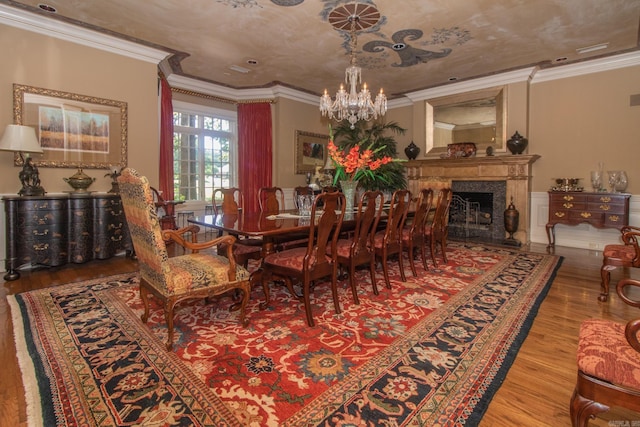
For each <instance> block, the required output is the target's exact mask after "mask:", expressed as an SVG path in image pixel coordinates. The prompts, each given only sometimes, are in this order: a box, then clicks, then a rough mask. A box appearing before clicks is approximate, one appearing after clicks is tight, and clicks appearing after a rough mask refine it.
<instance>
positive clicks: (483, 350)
mask: <svg viewBox="0 0 640 427" xmlns="http://www.w3.org/2000/svg"><path fill="white" fill-rule="evenodd" d="M447 255H448V259H449V262H448V263H447V264H442V263H439V265H438V267H437V268H435V267H433V266H432V265H431V264H429V267H430V269H429V270H428V271H425V270H424V269H422V267H421V265H420V264H421V263H420V262H418V263H417V264H418V265H419V266H418V277H413V276H412V275H411V273H410V271H407V282H404V283H403V282H401V281H400V277H399V276H400V274H399V271H398V264H397V262H392V263H391V267H392V268H391V274H392V281H391V284H392V288H391V289H387V288H385V287H384V285H379V286H378V287H379V289H380V294H379V295H374V294H373V292H372V291H371V284H370V283H369V280H368V271H367V270H366V269H364V270H361V271H358V272H357V275H358V277H357V283H358V292H359V297H360V304H359V305H355V304H354V303H353V300H352V296H351V291H350V289H349V288H348V286H347V284H346V280H341V281H340V282H339V283H340V284H339V292H340V303H341V308H342V313H341V314H339V315H337V314H336V313H335V311H334V309H333V303H332V298H331V295H330V294H331V292H330V285H329V282H321V281H320V282H317V283H316V284H315V286H314V289H313V295H312V307H313V313H314V320H315V322H316V326H315V327H312V328H311V327H308V326H307V324H306V319H305V315H304V308H303V306H302V304H301V303H300V302H298V301H297V300H296V299H294V298H292V296H291V295H290V294H289V292H288V291H287V290H286V288H284V287H283V286H280V285H279V284H277V283H275V284H271V285H270V286H271V289H272V290H273V292H272V300H271V304H270V306H269V307H268V308H267V309H265V310H263V311H261V310H260V309H259V307H258V304H259V303H260V301H262V299H263V294H262V291H261V289H260V288H259V287H257V288H256V289H254V291H253V294H252V299H251V301H250V303H249V309H248V315H249V318H250V320H251V323H250V325H249V326H248V327H247V328H242V327H241V326H240V324H239V322H238V313H237V312H229V311H228V308H229V306H230V304H231V303H232V301H231V298H228V297H223V298H220V299H217V300H213V301H209V303H206V302H205V301H202V300H197V301H193V302H191V303H184V304H183V305H181V306H179V307H178V308H177V310H176V313H177V314H176V321H175V328H176V339H175V341H174V352H167V351H166V350H165V347H164V342H165V339H166V325H165V321H164V316H163V312H162V309H161V307H160V305H159V304H158V303H157V301H156V300H154V299H153V298H151V302H152V306H151V316H150V319H149V322H148V324H147V325H144V324H143V323H142V322H141V321H140V315H141V313H142V311H143V309H142V303H141V301H140V297H139V293H138V287H137V284H138V278H137V276H136V275H135V274H133V275H132V274H128V275H118V276H112V277H109V278H102V279H99V280H92V281H86V282H79V283H71V284H68V285H63V286H57V287H52V288H48V289H41V290H35V291H29V292H25V293H22V294H18V295H16V296H10V297H8V298H9V303H10V306H11V312H12V319H13V324H14V331H15V339H16V346H17V349H18V353H19V354H18V357H19V362H20V367H21V370H22V376H23V382H24V385H25V392H26V398H27V402H28V408H27V413H28V414H27V415H28V418H29V424H30V425H45V426H54V425H55V426H80V425H82V426H133V425H136V426H226V425H229V426H256V427H258V426H418V425H420V426H445V425H446V426H455V425H460V426H462V425H477V424H478V423H479V422H480V419H481V418H482V415H483V414H484V412H485V410H486V408H487V406H488V404H489V402H490V400H491V398H492V396H493V395H494V393H495V392H496V391H497V389H498V388H499V387H500V384H501V383H502V381H503V379H504V377H505V375H506V373H507V371H508V369H509V367H510V366H511V364H512V363H513V360H514V358H515V356H516V354H517V352H518V349H519V348H520V345H521V344H522V342H523V340H524V339H525V337H526V335H527V333H528V331H529V329H530V326H531V323H532V322H533V319H534V317H535V315H536V313H537V310H538V307H539V305H540V303H541V302H542V300H543V299H544V297H545V295H546V293H547V291H548V288H549V286H550V285H551V282H552V281H553V279H554V277H555V274H556V271H557V269H558V268H559V266H560V264H561V262H562V258H561V257H558V256H554V255H545V254H534V253H528V252H522V251H515V250H512V249H504V248H490V247H485V246H481V245H472V244H462V243H450V244H449V246H448V249H447ZM407 262H408V260H405V265H407ZM407 270H408V269H407ZM379 282H380V283H383V280H382V277H381V274H380V277H379Z"/></svg>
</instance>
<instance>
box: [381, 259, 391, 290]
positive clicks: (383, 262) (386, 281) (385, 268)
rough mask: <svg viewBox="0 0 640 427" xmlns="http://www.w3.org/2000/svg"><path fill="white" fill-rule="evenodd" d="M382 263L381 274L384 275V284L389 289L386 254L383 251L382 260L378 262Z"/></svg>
mask: <svg viewBox="0 0 640 427" xmlns="http://www.w3.org/2000/svg"><path fill="white" fill-rule="evenodd" d="M380 262H381V263H382V273H383V274H384V283H385V286H386V287H387V289H391V281H390V280H389V266H388V262H387V252H386V251H383V254H382V259H381V261H380Z"/></svg>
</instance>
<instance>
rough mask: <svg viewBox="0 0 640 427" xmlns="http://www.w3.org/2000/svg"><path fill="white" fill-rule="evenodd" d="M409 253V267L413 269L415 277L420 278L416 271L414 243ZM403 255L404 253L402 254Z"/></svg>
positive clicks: (411, 244) (412, 272)
mask: <svg viewBox="0 0 640 427" xmlns="http://www.w3.org/2000/svg"><path fill="white" fill-rule="evenodd" d="M408 249H409V251H408V255H409V267H410V268H411V274H413V277H418V272H417V271H416V263H415V259H414V258H413V257H414V256H415V254H414V252H413V249H414V246H413V242H411V243H409V248H408ZM401 255H402V253H401Z"/></svg>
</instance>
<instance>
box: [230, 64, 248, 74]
mask: <svg viewBox="0 0 640 427" xmlns="http://www.w3.org/2000/svg"><path fill="white" fill-rule="evenodd" d="M229 69H231V70H233V71H237V72H239V73H243V74H246V73H248V72H249V71H251V70H250V69H248V68H244V67H241V66H239V65H232V66H230V67H229Z"/></svg>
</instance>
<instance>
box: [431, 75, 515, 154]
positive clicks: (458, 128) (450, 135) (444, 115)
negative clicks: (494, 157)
mask: <svg viewBox="0 0 640 427" xmlns="http://www.w3.org/2000/svg"><path fill="white" fill-rule="evenodd" d="M506 91H507V88H506V86H499V87H494V88H490V89H483V90H478V91H473V92H466V93H461V94H456V95H449V96H443V97H439V98H434V99H430V100H428V101H426V114H427V117H426V123H427V129H426V131H427V138H426V140H427V141H426V151H425V156H426V157H431V158H433V157H444V156H445V155H446V152H447V145H448V144H452V143H458V142H473V143H475V144H476V147H477V152H478V153H479V154H484V153H485V152H486V150H487V148H488V147H492V148H493V152H494V153H501V152H506V140H507V136H506V128H507V108H506V99H507V96H506Z"/></svg>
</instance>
